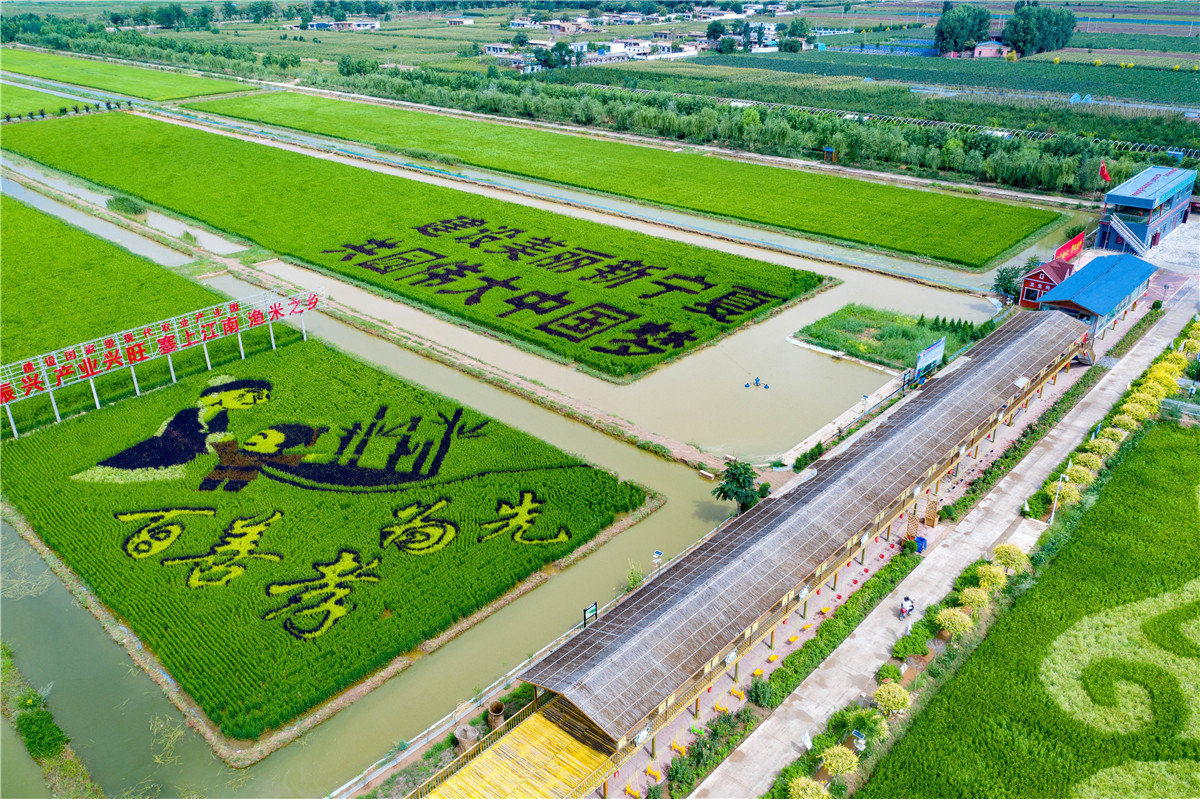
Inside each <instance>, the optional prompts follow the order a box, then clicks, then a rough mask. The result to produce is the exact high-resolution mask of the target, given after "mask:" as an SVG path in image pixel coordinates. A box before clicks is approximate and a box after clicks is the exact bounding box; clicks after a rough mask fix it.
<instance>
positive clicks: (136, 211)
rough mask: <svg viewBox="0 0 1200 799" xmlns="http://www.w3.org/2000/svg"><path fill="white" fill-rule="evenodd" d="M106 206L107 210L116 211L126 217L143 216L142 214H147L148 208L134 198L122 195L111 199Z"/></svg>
mask: <svg viewBox="0 0 1200 799" xmlns="http://www.w3.org/2000/svg"><path fill="white" fill-rule="evenodd" d="M104 205H105V207H106V208H108V210H110V211H114V212H116V213H118V214H125V215H126V216H141V215H142V214H144V213H146V206H144V205H142V204H141V203H140V202H138V201H137V200H135V199H133V198H132V197H126V196H124V195H121V194H118V195H117V196H115V197H109V198H108V202H106V203H105V204H104Z"/></svg>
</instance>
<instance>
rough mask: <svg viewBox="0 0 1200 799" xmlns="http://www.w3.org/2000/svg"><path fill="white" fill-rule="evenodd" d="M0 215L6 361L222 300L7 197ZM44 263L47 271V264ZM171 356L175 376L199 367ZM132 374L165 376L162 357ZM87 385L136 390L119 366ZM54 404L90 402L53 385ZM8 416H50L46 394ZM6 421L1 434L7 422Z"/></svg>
mask: <svg viewBox="0 0 1200 799" xmlns="http://www.w3.org/2000/svg"><path fill="white" fill-rule="evenodd" d="M37 124H41V123H40V122H39V123H37ZM5 135H7V133H6V134H5ZM0 217H2V218H3V220H4V224H3V225H0V272H2V273H3V275H4V279H3V280H2V281H0V306H2V307H3V308H4V324H3V325H0V352H2V353H3V358H4V361H5V362H6V363H12V362H15V361H19V360H22V359H23V358H28V357H31V356H35V355H40V354H42V353H45V352H50V351H51V350H56V349H59V348H62V347H69V346H71V345H73V344H76V343H78V342H81V341H85V340H87V339H89V338H92V337H94V336H97V335H103V334H105V333H109V332H114V333H115V332H117V331H120V330H126V329H129V328H132V327H136V326H137V325H139V324H142V323H145V322H147V321H154V320H158V319H165V318H167V317H169V316H172V315H174V314H175V313H177V312H178V311H179V309H181V308H183V309H187V310H191V309H194V308H201V307H204V306H208V305H213V304H215V303H218V302H220V301H221V299H222V298H221V295H219V294H215V293H214V292H211V291H209V290H208V289H205V288H203V287H201V286H198V285H196V284H195V283H192V282H190V281H188V280H184V279H182V278H179V277H177V276H175V275H172V274H171V273H170V272H168V271H166V270H165V269H159V268H148V265H147V263H146V262H145V261H144V260H143V259H141V258H139V257H137V256H136V255H132V254H130V253H129V252H127V251H125V250H123V249H121V248H120V247H117V246H115V245H113V244H110V243H108V242H107V241H104V240H102V239H98V238H96V237H94V236H91V235H89V234H87V233H84V232H83V231H81V230H78V229H76V228H73V227H71V226H70V225H68V224H66V223H65V222H62V221H60V220H58V219H56V218H54V217H52V216H48V215H46V214H43V213H42V212H40V211H36V210H34V209H32V208H30V207H29V206H27V205H23V204H21V203H19V202H17V201H16V200H13V199H11V198H9V197H7V196H3V197H0ZM50 264H52V265H53V268H48V265H50ZM97 285H102V286H111V287H114V288H119V289H120V290H121V291H122V292H124V293H126V294H127V295H128V296H129V297H130V298H131V299H132V298H136V302H129V303H124V304H122V303H111V302H104V301H101V300H98V299H97V298H96V296H95V287H96V286H97ZM279 334H280V336H281V340H283V337H285V336H288V335H290V334H288V333H287V329H281V330H280V331H279ZM244 338H245V344H246V346H247V347H248V351H251V352H252V351H254V350H255V349H264V348H268V347H270V342H269V340H268V338H267V333H266V332H264V331H253V332H248V333H247V334H246V335H245V337H244ZM209 349H210V353H211V356H212V357H213V358H214V359H215V360H216V362H218V363H219V362H221V361H223V360H230V359H232V358H237V357H239V354H238V350H237V346H236V345H235V344H234V343H233V342H232V340H222V341H220V342H217V343H214V344H213V345H211V346H210V348H209ZM173 360H174V366H175V370H176V373H177V374H190V373H192V372H195V371H201V370H203V369H205V362H204V356H203V354H202V353H201V352H200V351H199V350H191V351H187V352H180V353H177V354H176V355H175V356H174V358H173ZM137 375H138V381H139V383H140V385H141V387H142V389H143V390H144V389H149V388H152V387H153V386H156V385H160V384H163V383H168V382H170V374H169V372H168V369H167V366H166V364H165V363H163V362H162V361H154V362H150V363H145V364H142V365H141V366H139V367H138V372H137ZM95 382H96V390H97V393H98V395H99V397H100V399H101V400H102V401H104V400H107V399H112V398H116V397H120V396H125V395H129V394H133V393H134V391H133V385H132V381H131V378H130V375H129V373H128V371H126V370H124V369H120V370H117V371H115V372H114V373H113V374H104V375H102V376H100V377H97V378H96V379H95ZM56 400H57V402H58V407H59V410H60V411H61V412H62V413H63V414H70V413H72V412H75V411H80V410H86V409H88V408H91V407H94V406H93V404H92V402H93V400H92V396H91V392H90V390H89V389H88V388H87V387H86V386H84V385H75V386H71V387H67V388H63V389H61V390H59V391H57V392H56ZM12 413H13V417H14V418H15V420H16V422H17V425H18V428H19V429H25V428H27V427H29V426H31V425H34V424H37V423H40V422H45V421H47V420H52V419H53V418H54V414H53V411H52V410H51V408H50V401H49V399H48V398H46V397H38V398H30V399H28V400H24V401H22V402H19V403H16V404H15V405H13V408H12ZM4 427H5V431H4V432H5V435H8V434H9V433H10V431H9V430H8V429H7V427H8V425H7V422H4Z"/></svg>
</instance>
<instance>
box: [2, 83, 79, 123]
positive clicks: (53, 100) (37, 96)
mask: <svg viewBox="0 0 1200 799" xmlns="http://www.w3.org/2000/svg"><path fill="white" fill-rule="evenodd" d="M64 105H68V106H69V105H72V103H71V102H70V101H68V100H66V99H65V98H62V97H55V96H54V95H52V94H46V93H44V92H39V91H34V90H33V89H26V88H25V87H24V86H13V85H10V84H7V83H6V84H4V85H3V86H0V114H12V115H13V116H16V115H17V114H24V115H25V116H30V115H32V114H36V113H38V111H41V110H45V112H46V114H47V115H49V114H54V113H56V112H57V111H58V109H60V108H62V107H63V106H64Z"/></svg>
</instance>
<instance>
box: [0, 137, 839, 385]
mask: <svg viewBox="0 0 1200 799" xmlns="http://www.w3.org/2000/svg"><path fill="white" fill-rule="evenodd" d="M26 128H28V129H29V130H26ZM33 128H36V130H32V129H33ZM3 147H4V148H5V149H6V150H10V151H12V152H15V153H19V154H21V155H24V156H27V157H29V158H32V159H34V160H35V161H39V162H41V163H44V164H46V165H48V166H50V167H53V168H55V169H61V170H63V171H66V172H71V173H73V174H76V175H79V176H80V177H83V178H85V179H87V180H90V181H92V182H94V183H97V184H101V185H104V186H109V187H112V188H115V189H118V190H120V191H122V192H126V193H128V194H130V195H133V196H136V197H140V198H142V199H143V200H145V201H147V202H149V203H152V204H154V205H159V206H162V207H164V208H167V209H170V210H172V211H175V212H176V213H179V214H182V215H184V216H187V217H191V218H194V219H198V220H200V221H202V222H205V223H207V224H209V225H211V226H213V227H214V228H217V229H219V230H223V231H227V232H229V233H232V234H235V235H237V236H241V237H244V238H246V239H250V240H251V241H254V242H256V243H258V244H260V245H262V246H263V247H265V248H267V249H269V250H272V251H274V252H278V253H281V254H284V255H288V256H292V257H295V258H298V259H301V260H303V261H305V262H308V263H311V264H314V265H317V266H318V267H320V268H322V269H325V270H327V271H330V272H334V273H337V274H338V275H341V276H344V277H347V278H349V279H350V280H352V281H355V282H359V283H363V284H366V285H368V286H372V287H375V288H376V289H380V290H383V291H384V292H387V293H389V294H393V295H395V296H398V297H401V298H403V299H405V300H407V301H409V302H412V303H414V304H417V305H420V306H423V307H427V308H430V309H433V310H435V311H437V312H440V313H444V314H446V315H449V316H451V317H453V318H455V319H458V320H462V321H466V322H468V323H470V324H472V325H476V326H479V327H482V328H486V329H488V330H492V331H495V332H497V333H501V334H504V335H506V336H509V337H511V338H514V339H518V340H520V341H524V342H527V343H529V344H531V345H534V346H535V347H537V348H539V349H540V350H542V351H545V352H549V353H553V354H555V355H556V356H558V357H561V358H566V359H571V360H574V361H577V362H579V363H581V364H584V365H587V366H589V367H591V368H593V369H595V370H597V371H598V372H601V373H603V374H605V375H609V376H614V377H621V376H627V375H636V374H639V373H641V372H644V371H646V370H648V369H650V368H653V367H654V366H656V365H657V364H659V363H662V362H663V361H665V360H668V359H670V358H673V357H676V356H678V355H682V354H684V353H686V352H688V351H690V350H692V349H694V348H696V347H698V346H701V345H702V344H704V343H705V342H707V341H711V340H713V339H714V338H716V337H718V336H720V335H722V334H724V333H727V332H729V331H731V330H734V329H736V328H738V327H740V326H741V325H743V324H745V323H747V322H750V321H752V320H754V319H757V318H759V317H761V316H762V315H764V314H767V313H769V312H770V311H771V310H773V309H775V308H778V307H780V306H781V305H783V304H785V303H787V302H788V301H790V300H792V299H795V298H797V297H800V296H802V295H804V294H806V293H807V292H810V291H813V290H815V289H816V288H817V287H819V286H820V285H821V284H822V283H823V281H824V278H822V277H821V276H820V275H816V274H814V273H811V272H804V271H799V270H793V269H788V268H786V267H782V266H777V265H774V264H767V263H762V262H758V261H752V260H749V259H747V258H741V257H737V256H733V255H728V254H725V253H719V252H714V251H711V250H706V249H703V248H700V247H694V246H690V245H685V244H678V243H674V242H669V241H664V240H662V239H657V238H653V237H651V236H646V235H642V234H636V233H631V232H627V231H622V230H618V229H616V228H610V227H607V226H605V225H599V224H596V223H592V222H585V221H581V220H575V219H570V218H567V217H563V216H559V215H557V214H552V213H548V212H545V211H540V210H535V209H531V208H526V207H524V206H520V205H514V204H510V203H505V202H501V201H498V200H493V199H490V198H485V197H480V196H477V195H474V194H469V193H466V192H462V191H456V190H453V189H447V188H442V187H438V186H431V185H427V184H424V183H418V182H415V181H411V180H406V179H404V178H399V177H395V176H391V175H385V174H381V173H378V172H374V171H371V170H367V169H361V168H358V167H354V166H348V165H345V164H339V163H333V162H329V161H324V160H321V159H317V158H313V157H310V156H307V155H301V154H297V153H291V152H286V151H283V150H279V149H276V148H273V147H267V146H264V145H261V144H254V143H249V142H243V141H238V140H235V139H230V138H227V137H224V136H217V135H214V134H211V133H207V132H203V131H198V130H194V129H190V128H185V127H181V126H178V125H171V124H167V123H164V122H158V121H155V120H150V119H146V118H144V117H136V116H132V115H129V114H105V115H102V116H96V117H77V118H71V119H62V120H53V121H47V122H39V123H38V124H37V125H16V126H13V127H12V128H10V129H9V130H8V131H7V132H6V134H5V136H4V140H3ZM148 165H153V167H152V168H148Z"/></svg>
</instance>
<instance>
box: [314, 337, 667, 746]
mask: <svg viewBox="0 0 1200 799" xmlns="http://www.w3.org/2000/svg"><path fill="white" fill-rule="evenodd" d="M301 318H303V317H301ZM656 757H658V736H657V735H651V736H650V759H651V760H653V759H654V758H656Z"/></svg>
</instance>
